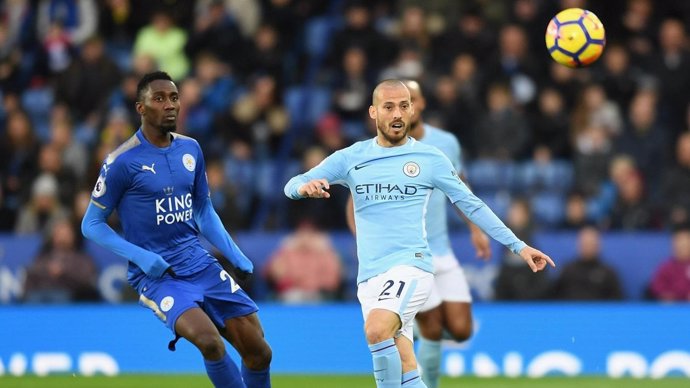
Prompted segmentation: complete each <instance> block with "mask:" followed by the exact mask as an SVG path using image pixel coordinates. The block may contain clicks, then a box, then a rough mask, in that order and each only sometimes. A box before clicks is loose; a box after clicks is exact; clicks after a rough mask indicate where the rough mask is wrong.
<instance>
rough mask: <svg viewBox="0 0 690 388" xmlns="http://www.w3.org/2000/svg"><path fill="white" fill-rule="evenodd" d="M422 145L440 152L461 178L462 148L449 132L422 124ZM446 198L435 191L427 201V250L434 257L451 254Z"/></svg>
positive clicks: (441, 193)
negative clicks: (427, 145) (428, 249)
mask: <svg viewBox="0 0 690 388" xmlns="http://www.w3.org/2000/svg"><path fill="white" fill-rule="evenodd" d="M419 141H420V142H422V143H424V144H429V145H432V146H434V147H436V148H438V149H439V150H441V151H442V152H443V153H444V154H445V155H446V156H447V157H448V159H449V160H450V161H451V163H453V167H455V171H457V173H458V175H460V176H462V148H461V147H460V142H459V141H458V139H457V138H456V137H455V136H454V135H453V134H452V133H450V132H447V131H444V130H442V129H439V128H436V127H434V126H431V125H429V124H424V137H422V138H421V139H419ZM447 206H448V198H447V197H446V195H445V194H443V191H441V190H439V189H435V190H434V191H433V193H431V198H430V199H429V208H428V211H427V215H426V231H427V234H428V237H427V240H429V248H431V253H432V254H433V255H434V256H443V255H445V254H448V253H449V252H451V247H450V237H449V236H448V211H447Z"/></svg>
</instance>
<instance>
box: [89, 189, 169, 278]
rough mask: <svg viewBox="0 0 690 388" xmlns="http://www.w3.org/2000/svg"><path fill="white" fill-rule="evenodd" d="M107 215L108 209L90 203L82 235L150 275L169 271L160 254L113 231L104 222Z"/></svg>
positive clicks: (156, 276)
mask: <svg viewBox="0 0 690 388" xmlns="http://www.w3.org/2000/svg"><path fill="white" fill-rule="evenodd" d="M109 215H110V212H109V211H107V210H105V209H101V208H99V207H98V206H96V205H94V204H93V202H92V203H90V204H89V206H88V208H87V209H86V214H84V219H82V222H81V232H82V234H83V235H84V237H86V238H88V239H89V240H92V241H94V242H95V243H97V244H98V245H101V246H103V247H105V248H107V249H109V250H111V251H113V252H115V253H117V254H118V255H120V256H122V257H124V258H126V259H127V260H129V261H131V262H133V263H134V264H136V265H137V266H139V268H141V270H142V271H144V273H146V275H148V276H150V277H153V278H160V277H162V276H163V274H164V273H166V272H168V273H171V271H172V268H171V267H170V264H168V262H167V261H165V259H163V257H161V255H159V254H157V253H154V252H151V251H148V250H146V249H143V248H141V247H139V246H137V245H134V244H132V243H130V242H129V241H127V240H125V239H124V238H122V237H120V235H118V234H117V233H115V231H114V230H113V229H112V228H111V227H110V226H108V223H107V222H106V220H107V219H108V216H109ZM172 274H174V272H172V273H171V275H172Z"/></svg>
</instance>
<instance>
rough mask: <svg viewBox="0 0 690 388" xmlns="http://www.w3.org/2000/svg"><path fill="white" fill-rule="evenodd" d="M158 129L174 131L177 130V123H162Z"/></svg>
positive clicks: (164, 131) (163, 131)
mask: <svg viewBox="0 0 690 388" xmlns="http://www.w3.org/2000/svg"><path fill="white" fill-rule="evenodd" d="M160 130H161V132H162V133H168V132H176V131H177V123H164V124H161V126H160Z"/></svg>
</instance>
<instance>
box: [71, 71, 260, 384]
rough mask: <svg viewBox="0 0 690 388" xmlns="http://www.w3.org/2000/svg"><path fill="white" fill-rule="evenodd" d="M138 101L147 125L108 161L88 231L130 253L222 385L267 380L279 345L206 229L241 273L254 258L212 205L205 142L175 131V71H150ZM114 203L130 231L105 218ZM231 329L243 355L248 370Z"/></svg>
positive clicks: (144, 294) (153, 294) (152, 295)
mask: <svg viewBox="0 0 690 388" xmlns="http://www.w3.org/2000/svg"><path fill="white" fill-rule="evenodd" d="M136 109H137V112H139V114H140V115H141V128H140V129H139V131H137V133H136V134H135V135H134V136H132V137H131V138H130V139H129V140H127V141H126V142H125V143H123V144H122V145H121V146H120V147H119V148H117V149H116V150H115V151H113V152H112V153H110V154H109V155H108V157H107V158H106V160H105V162H104V163H103V167H102V168H101V172H100V175H99V177H98V180H97V181H96V186H95V187H94V189H93V193H92V197H91V203H90V204H89V207H88V209H87V211H86V214H85V215H84V219H83V220H82V232H83V234H84V236H85V237H87V238H89V239H91V240H93V241H95V242H97V243H98V244H100V245H102V246H104V247H106V248H108V249H110V250H112V251H113V252H115V253H117V254H119V255H120V256H123V257H125V258H127V259H128V260H129V270H128V274H127V277H128V280H129V283H130V284H131V285H132V287H133V288H134V289H135V290H136V291H137V292H138V293H139V301H140V303H141V304H142V305H143V306H145V307H148V308H150V309H151V310H152V311H153V313H154V314H155V315H156V316H157V317H158V318H159V319H160V320H161V321H163V323H164V324H165V325H166V326H167V327H168V328H169V329H170V330H172V332H173V333H175V335H176V337H175V340H173V341H171V343H170V346H169V347H170V349H171V350H174V344H175V341H176V340H177V339H178V338H180V337H183V338H186V339H187V340H189V341H190V342H191V343H192V344H194V346H196V347H197V348H198V349H199V351H200V352H201V354H202V355H203V358H204V364H205V366H206V371H207V373H208V376H209V378H210V379H211V381H212V382H213V384H214V386H216V387H224V388H225V387H227V388H230V387H233V388H234V387H238V388H242V387H248V388H268V387H270V386H271V382H270V374H269V365H270V362H271V348H270V347H269V346H268V344H267V343H266V341H265V340H264V334H263V330H262V328H261V324H260V322H259V319H258V317H257V315H256V311H257V310H258V308H257V307H256V305H255V304H254V302H253V301H252V300H251V299H250V298H249V296H248V295H247V294H246V293H245V292H244V290H242V289H241V288H240V287H239V285H238V284H237V283H236V282H235V280H234V279H233V278H232V277H231V276H230V275H229V274H228V272H226V271H225V270H223V268H222V267H221V266H220V264H219V263H218V261H217V260H216V259H215V258H214V257H212V256H211V255H210V254H209V252H207V251H206V250H205V249H204V248H203V247H202V246H201V243H200V241H199V234H202V235H203V236H204V237H206V239H207V240H208V241H209V242H211V243H212V244H213V245H214V246H215V247H216V248H218V249H219V250H220V251H221V252H222V253H223V255H224V256H225V257H226V258H227V259H228V260H229V261H230V262H231V263H232V264H233V266H234V267H235V268H237V270H238V273H239V274H240V275H241V276H246V275H248V274H250V273H251V272H252V271H253V264H252V262H251V261H250V260H249V259H248V258H247V257H246V256H245V255H244V253H242V251H241V250H240V249H239V248H238V247H237V245H235V242H234V241H233V240H232V238H231V237H230V235H229V234H228V232H227V231H226V230H225V227H224V226H223V224H222V223H221V221H220V218H219V217H218V214H217V213H216V211H215V210H214V209H213V205H212V204H211V200H210V198H209V188H208V182H207V181H206V167H205V162H204V156H203V154H202V152H201V148H200V147H199V144H198V143H197V142H196V140H194V139H192V138H189V137H186V136H182V135H178V134H176V133H174V132H175V131H176V127H177V115H178V113H179V110H180V102H179V94H178V91H177V86H175V83H174V82H173V81H172V80H171V78H170V76H169V75H168V74H166V73H164V72H154V73H149V74H146V75H145V76H144V77H143V78H142V79H141V80H140V81H139V85H138V87H137V103H136ZM115 209H117V213H118V215H119V217H120V220H121V222H122V228H123V232H124V238H123V237H121V236H120V235H118V234H117V233H116V232H115V231H114V230H113V229H111V228H110V227H109V226H108V224H107V223H106V220H107V218H108V216H109V215H110V214H111V213H112V211H113V210H115ZM133 330H136V328H133ZM223 338H225V339H226V340H227V341H228V342H229V343H230V344H232V345H233V346H234V347H235V349H237V351H238V353H239V354H240V356H241V357H242V368H241V369H242V370H241V372H240V370H239V369H238V368H237V365H235V363H234V362H233V361H232V360H231V359H230V357H229V355H228V354H227V352H226V351H225V344H224V342H223Z"/></svg>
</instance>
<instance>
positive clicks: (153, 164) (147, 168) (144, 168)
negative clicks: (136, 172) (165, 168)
mask: <svg viewBox="0 0 690 388" xmlns="http://www.w3.org/2000/svg"><path fill="white" fill-rule="evenodd" d="M155 165H156V163H151V167H149V166H147V165H145V164H142V165H141V170H142V171H151V172H152V173H154V174H155V173H156V170H154V169H153V166H155Z"/></svg>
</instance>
